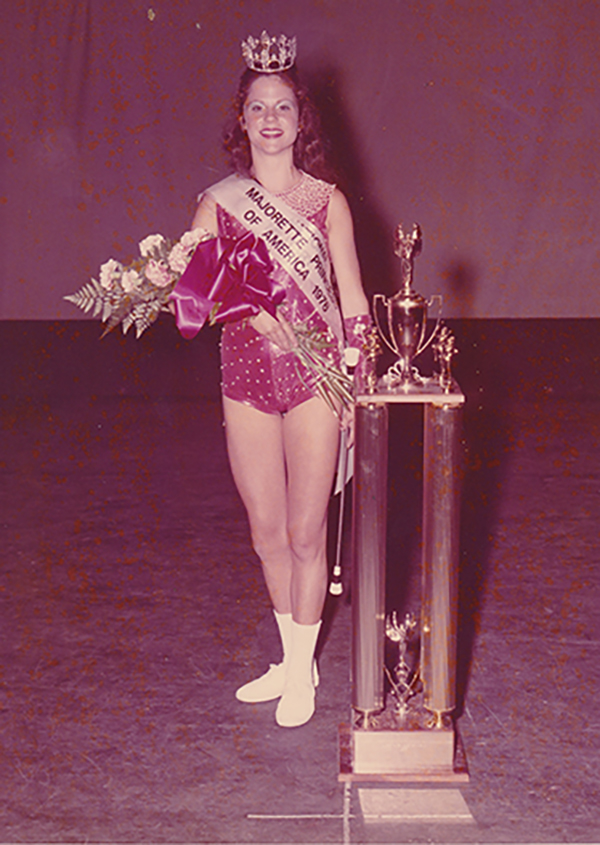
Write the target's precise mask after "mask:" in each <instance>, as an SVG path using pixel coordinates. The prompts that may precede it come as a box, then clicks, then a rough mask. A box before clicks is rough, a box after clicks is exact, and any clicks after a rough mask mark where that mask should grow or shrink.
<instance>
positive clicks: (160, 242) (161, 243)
mask: <svg viewBox="0 0 600 845" xmlns="http://www.w3.org/2000/svg"><path fill="white" fill-rule="evenodd" d="M165 245H166V240H165V239H164V237H163V236H162V235H148V237H147V238H144V240H143V241H140V255H141V256H142V257H143V258H146V257H147V256H148V255H152V253H153V252H154V251H155V250H158V251H159V252H160V250H161V249H163V248H164V247H165Z"/></svg>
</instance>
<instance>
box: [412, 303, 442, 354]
mask: <svg viewBox="0 0 600 845" xmlns="http://www.w3.org/2000/svg"><path fill="white" fill-rule="evenodd" d="M436 299H437V302H438V312H437V317H436V320H435V326H434V327H433V331H432V332H431V334H430V335H429V337H428V338H427V340H426V341H425V343H424V344H423V345H422V346H419V348H418V349H417V351H416V352H415V358H416V357H417V355H420V354H421V352H423V350H424V349H427V347H428V346H429V344H430V343H431V341H432V340H433V339H434V337H435V336H436V335H437V333H438V332H439V330H440V321H441V319H442V297H441V294H439V293H434V295H433V296H432V297H431V299H430V300H429V302H428V303H427V306H428V307H429V308H431V306H432V305H433V303H434V302H435V300H436Z"/></svg>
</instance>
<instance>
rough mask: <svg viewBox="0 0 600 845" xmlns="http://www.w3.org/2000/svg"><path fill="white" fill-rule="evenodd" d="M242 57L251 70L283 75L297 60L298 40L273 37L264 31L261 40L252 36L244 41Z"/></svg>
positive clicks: (282, 36)
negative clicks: (282, 72)
mask: <svg viewBox="0 0 600 845" xmlns="http://www.w3.org/2000/svg"><path fill="white" fill-rule="evenodd" d="M242 56H243V57H244V61H245V62H246V64H247V65H248V67H249V68H250V70H255V71H257V72H258V73H281V71H283V70H288V69H289V68H291V67H292V65H293V64H294V61H295V60H296V38H295V37H294V38H286V37H285V35H280V36H276V35H274V36H273V37H271V36H270V35H269V33H268V32H267V31H266V30H263V31H262V33H261V35H260V38H253V37H252V36H251V35H249V36H248V38H247V39H246V40H245V41H242Z"/></svg>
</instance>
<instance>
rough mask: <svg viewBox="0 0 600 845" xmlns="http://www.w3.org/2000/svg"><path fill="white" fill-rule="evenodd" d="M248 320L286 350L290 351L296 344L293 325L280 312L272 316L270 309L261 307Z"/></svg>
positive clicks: (264, 335)
mask: <svg viewBox="0 0 600 845" xmlns="http://www.w3.org/2000/svg"><path fill="white" fill-rule="evenodd" d="M248 322H249V323H250V325H251V326H252V328H253V329H254V330H255V331H257V332H258V333H259V334H261V335H263V337H266V338H267V340H270V341H271V343H275V344H276V345H277V346H279V348H280V349H283V351H284V352H289V351H290V350H291V349H293V347H294V346H295V345H296V338H295V337H294V332H293V331H292V327H291V326H290V324H289V323H288V321H287V320H286V319H285V317H283V316H282V315H281V314H278V315H277V317H276V318H275V317H271V315H270V314H269V313H268V311H265V310H264V309H263V308H261V310H260V312H259V313H258V314H256V316H254V317H250V318H249V320H248Z"/></svg>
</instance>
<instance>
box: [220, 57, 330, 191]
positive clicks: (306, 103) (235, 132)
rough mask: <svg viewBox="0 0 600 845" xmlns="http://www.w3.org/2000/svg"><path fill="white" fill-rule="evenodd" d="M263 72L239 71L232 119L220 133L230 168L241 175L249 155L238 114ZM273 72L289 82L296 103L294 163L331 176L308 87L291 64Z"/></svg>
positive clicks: (249, 163)
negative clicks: (222, 135)
mask: <svg viewBox="0 0 600 845" xmlns="http://www.w3.org/2000/svg"><path fill="white" fill-rule="evenodd" d="M262 75H263V74H260V73H257V72H256V71H254V70H250V69H248V70H246V71H245V72H244V73H243V74H242V77H241V79H240V83H239V85H238V90H237V93H236V95H235V100H234V103H233V106H234V115H233V119H232V120H231V121H230V125H229V126H228V127H227V128H226V130H225V133H224V137H223V145H224V147H225V150H226V151H227V153H228V155H229V159H230V162H231V165H232V167H233V169H234V170H235V171H236V173H241V174H243V175H248V173H249V172H250V168H251V166H252V156H251V152H250V144H249V142H248V137H247V135H246V133H245V131H244V130H243V129H242V126H241V121H240V118H241V117H242V115H243V111H244V104H245V102H246V100H247V98H248V92H249V91H250V86H251V85H252V83H253V82H254V80H255V79H258V78H259V77H260V76H262ZM276 76H278V77H279V78H280V79H281V80H282V81H283V82H285V83H286V84H287V85H289V86H290V88H291V89H292V91H293V92H294V95H295V97H296V102H297V103H298V127H299V129H298V137H297V138H296V141H295V143H294V164H295V165H296V167H297V168H299V169H300V170H304V171H306V172H307V173H310V175H311V176H315V177H316V178H317V179H325V180H329V181H332V180H334V179H335V173H334V171H333V168H332V167H331V166H330V164H329V163H328V161H327V144H326V141H325V138H324V137H323V133H322V130H321V120H320V118H319V113H318V111H317V109H316V106H315V105H314V103H313V102H312V100H311V98H310V94H309V92H308V89H307V88H306V86H305V85H304V84H303V83H302V82H301V80H300V77H299V76H298V71H297V70H296V68H295V67H292V68H290V69H289V70H285V71H282V72H281V73H278V74H276Z"/></svg>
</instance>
